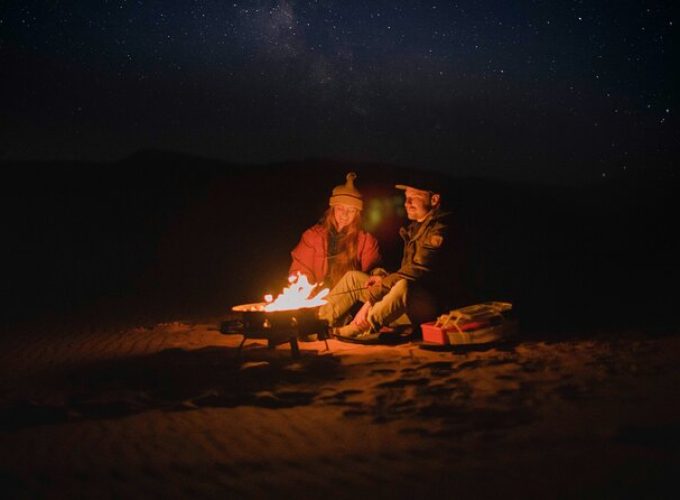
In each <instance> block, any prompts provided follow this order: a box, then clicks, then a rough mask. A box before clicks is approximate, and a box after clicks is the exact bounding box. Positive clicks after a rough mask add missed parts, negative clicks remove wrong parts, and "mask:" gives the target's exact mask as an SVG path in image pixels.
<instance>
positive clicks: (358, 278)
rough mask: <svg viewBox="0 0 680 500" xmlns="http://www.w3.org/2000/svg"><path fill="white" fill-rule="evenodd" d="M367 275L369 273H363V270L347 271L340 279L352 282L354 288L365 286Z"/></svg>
mask: <svg viewBox="0 0 680 500" xmlns="http://www.w3.org/2000/svg"><path fill="white" fill-rule="evenodd" d="M367 277H368V275H367V274H366V273H362V272H361V271H347V272H346V273H345V274H344V275H343V276H342V278H341V279H340V281H343V282H345V283H349V284H351V285H352V288H359V287H361V286H363V284H364V282H365V281H366V279H367Z"/></svg>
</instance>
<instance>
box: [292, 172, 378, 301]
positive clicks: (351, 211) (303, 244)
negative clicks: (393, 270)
mask: <svg viewBox="0 0 680 500" xmlns="http://www.w3.org/2000/svg"><path fill="white" fill-rule="evenodd" d="M356 177H357V175H356V174H355V173H354V172H350V173H349V174H347V182H346V183H345V184H344V185H340V186H336V187H335V188H334V189H333V193H332V194H331V197H330V200H329V205H330V206H329V208H328V210H326V212H325V213H324V215H323V217H322V218H321V220H320V221H319V223H318V224H315V225H314V226H312V227H310V228H309V229H307V230H306V231H305V232H304V233H302V238H301V239H300V243H298V245H297V246H296V247H295V248H294V249H293V251H292V252H291V256H292V257H293V263H292V264H291V266H290V272H289V274H290V275H293V274H295V273H297V272H300V273H301V274H305V275H307V278H308V279H309V281H310V282H311V283H322V284H323V287H329V288H332V287H333V286H334V285H335V284H336V283H337V282H338V281H339V280H340V278H342V276H343V275H344V274H345V273H346V272H347V271H352V270H359V271H363V272H368V271H369V270H371V269H373V267H375V266H376V264H377V263H378V262H379V261H380V249H379V248H378V241H377V240H376V239H375V238H374V237H373V236H372V235H371V234H369V233H367V232H366V231H364V230H363V229H362V228H361V210H362V209H363V206H364V202H363V198H362V196H361V193H360V192H359V191H358V190H357V189H356V188H355V187H354V179H356Z"/></svg>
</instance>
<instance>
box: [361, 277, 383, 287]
mask: <svg viewBox="0 0 680 500" xmlns="http://www.w3.org/2000/svg"><path fill="white" fill-rule="evenodd" d="M380 283H382V276H371V277H369V278H368V279H367V280H366V285H365V286H366V288H371V287H372V286H378V285H380Z"/></svg>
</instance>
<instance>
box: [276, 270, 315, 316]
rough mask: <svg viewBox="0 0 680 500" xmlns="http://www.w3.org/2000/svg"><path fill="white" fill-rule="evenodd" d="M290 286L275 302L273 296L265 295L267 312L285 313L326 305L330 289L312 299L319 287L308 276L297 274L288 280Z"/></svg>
mask: <svg viewBox="0 0 680 500" xmlns="http://www.w3.org/2000/svg"><path fill="white" fill-rule="evenodd" d="M288 282H289V283H290V286H289V287H288V288H284V289H283V291H282V292H281V293H280V294H279V296H278V297H276V300H273V297H272V296H271V295H269V294H268V295H265V296H264V300H265V301H266V302H267V305H265V306H264V310H265V311H285V310H288V309H302V308H304V307H318V306H322V305H324V304H325V303H326V301H325V300H324V298H325V297H326V295H328V292H329V290H328V288H324V289H323V290H321V291H320V292H319V293H317V294H316V295H315V296H314V297H311V295H312V292H313V291H314V290H315V289H316V288H317V287H318V286H319V285H317V284H315V283H310V282H309V280H308V279H307V276H305V275H304V274H300V273H297V274H296V275H294V276H290V277H289V278H288Z"/></svg>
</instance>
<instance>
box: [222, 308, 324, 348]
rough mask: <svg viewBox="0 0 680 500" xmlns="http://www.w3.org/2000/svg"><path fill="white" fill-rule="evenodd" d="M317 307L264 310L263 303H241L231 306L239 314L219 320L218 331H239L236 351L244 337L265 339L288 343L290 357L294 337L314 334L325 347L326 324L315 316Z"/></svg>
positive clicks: (272, 344) (274, 343) (273, 344)
mask: <svg viewBox="0 0 680 500" xmlns="http://www.w3.org/2000/svg"><path fill="white" fill-rule="evenodd" d="M318 309H319V308H318V307H304V308H299V309H288V310H283V311H265V303H264V302H259V303H255V304H242V305H238V306H234V307H232V308H231V310H232V311H233V312H235V313H238V316H239V318H238V319H233V320H228V321H224V322H222V325H221V327H220V331H221V332H222V333H225V334H229V333H239V334H241V335H243V340H241V344H240V345H239V346H238V352H239V355H240V353H241V351H242V349H243V345H244V344H245V342H246V340H249V339H266V340H267V347H268V348H269V349H274V348H275V347H276V346H277V345H280V344H285V343H286V342H288V343H289V344H290V352H291V355H292V356H293V357H294V358H297V357H298V356H299V355H300V348H299V346H298V338H299V337H300V336H306V335H310V334H313V333H315V334H317V335H318V336H319V339H320V340H321V339H323V340H324V342H326V349H328V342H327V340H326V339H327V338H328V325H327V324H326V323H325V322H324V321H321V320H319V319H318V318H317V316H316V315H317V311H318Z"/></svg>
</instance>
